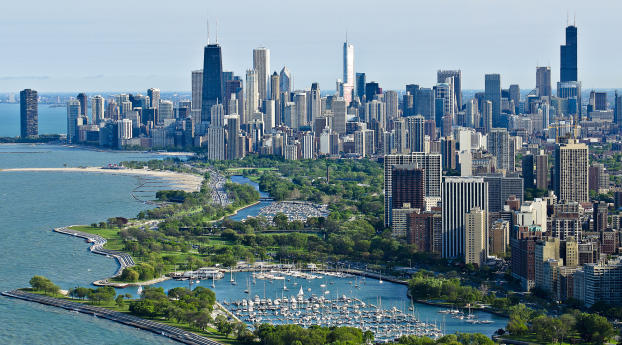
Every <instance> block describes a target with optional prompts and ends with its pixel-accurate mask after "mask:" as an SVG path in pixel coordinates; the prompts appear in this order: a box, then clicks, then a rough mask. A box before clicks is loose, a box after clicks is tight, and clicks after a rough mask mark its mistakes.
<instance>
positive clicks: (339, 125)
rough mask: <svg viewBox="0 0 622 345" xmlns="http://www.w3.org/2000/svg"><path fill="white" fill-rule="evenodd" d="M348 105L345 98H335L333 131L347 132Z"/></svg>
mask: <svg viewBox="0 0 622 345" xmlns="http://www.w3.org/2000/svg"><path fill="white" fill-rule="evenodd" d="M347 115H348V114H347V105H346V101H345V100H344V99H343V98H337V99H333V131H335V132H337V133H338V134H346V120H347Z"/></svg>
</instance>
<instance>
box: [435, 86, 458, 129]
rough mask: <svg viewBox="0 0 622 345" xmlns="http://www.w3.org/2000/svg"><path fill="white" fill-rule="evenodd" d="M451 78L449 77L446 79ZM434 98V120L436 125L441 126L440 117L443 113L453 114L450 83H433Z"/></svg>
mask: <svg viewBox="0 0 622 345" xmlns="http://www.w3.org/2000/svg"><path fill="white" fill-rule="evenodd" d="M451 80H452V79H451V78H449V79H448V81H451ZM434 99H435V105H436V112H435V121H436V126H437V127H442V121H441V119H442V118H443V116H445V115H449V116H452V117H453V115H454V104H455V102H454V96H453V86H452V83H438V84H436V85H434Z"/></svg>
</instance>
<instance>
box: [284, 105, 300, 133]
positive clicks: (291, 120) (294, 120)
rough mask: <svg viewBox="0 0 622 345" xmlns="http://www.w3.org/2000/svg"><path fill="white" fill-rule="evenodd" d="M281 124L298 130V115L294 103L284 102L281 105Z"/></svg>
mask: <svg viewBox="0 0 622 345" xmlns="http://www.w3.org/2000/svg"><path fill="white" fill-rule="evenodd" d="M283 123H284V124H285V125H286V126H287V127H289V128H298V127H300V125H299V124H298V115H297V113H296V103H294V102H285V104H283Z"/></svg>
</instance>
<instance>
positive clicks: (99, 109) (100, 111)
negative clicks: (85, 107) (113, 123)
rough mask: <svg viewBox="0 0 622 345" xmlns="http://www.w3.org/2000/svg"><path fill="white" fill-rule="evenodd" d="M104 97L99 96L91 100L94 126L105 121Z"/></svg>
mask: <svg viewBox="0 0 622 345" xmlns="http://www.w3.org/2000/svg"><path fill="white" fill-rule="evenodd" d="M104 103H105V101H104V97H102V96H100V95H97V96H95V97H93V98H92V99H91V119H92V121H91V122H92V123H93V124H94V125H99V123H100V122H102V121H103V120H104Z"/></svg>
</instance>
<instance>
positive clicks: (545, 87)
mask: <svg viewBox="0 0 622 345" xmlns="http://www.w3.org/2000/svg"><path fill="white" fill-rule="evenodd" d="M536 90H537V92H538V96H539V97H551V96H552V95H553V93H552V91H551V67H549V66H543V67H536Z"/></svg>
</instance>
